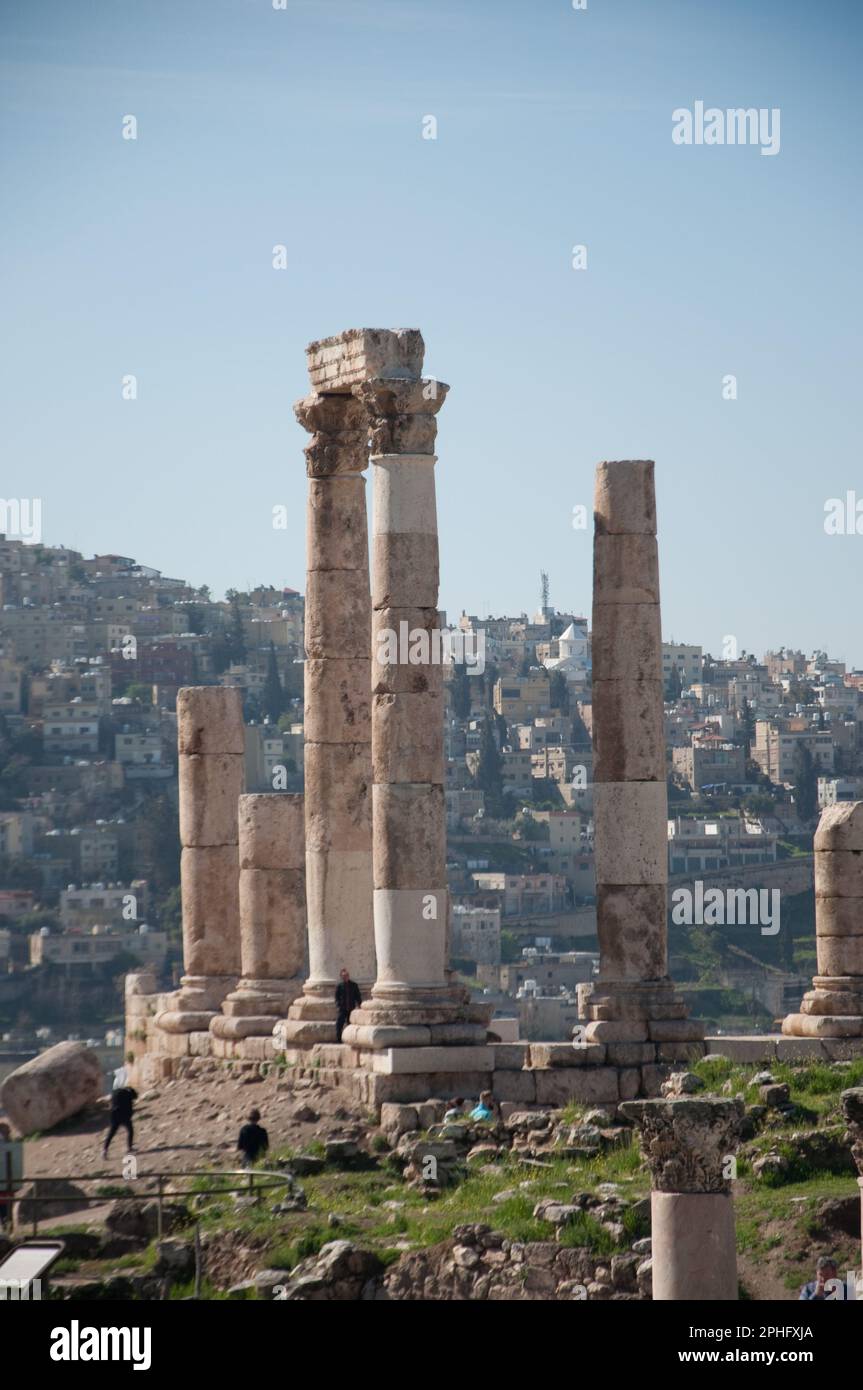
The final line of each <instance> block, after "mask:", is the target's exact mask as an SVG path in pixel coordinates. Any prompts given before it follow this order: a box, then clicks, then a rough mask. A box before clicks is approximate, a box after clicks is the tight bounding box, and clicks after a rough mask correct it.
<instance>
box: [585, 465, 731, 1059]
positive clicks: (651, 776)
mask: <svg viewBox="0 0 863 1390" xmlns="http://www.w3.org/2000/svg"><path fill="white" fill-rule="evenodd" d="M593 565H594V568H593V747H594V827H595V853H596V916H597V933H598V936H599V952H600V968H599V976H598V979H597V982H596V983H595V984H594V985H593V986H592V987H591V988H590V989H589V990H588V991H586V992H585V996H586V998H587V1000H588V1003H587V1015H588V1018H589V1020H590V1022H589V1023H588V1026H587V1028H586V1030H585V1039H586V1041H588V1042H609V1043H615V1044H620V1043H623V1044H630V1043H641V1044H644V1045H645V1046H646V1045H648V1044H652V1043H656V1044H663V1045H665V1046H666V1050H670V1048H671V1047H672V1046H673V1045H675V1044H680V1043H688V1042H692V1041H695V1042H698V1041H700V1040H702V1039H703V1037H704V1031H703V1028H701V1027H700V1025H698V1024H696V1023H693V1022H692V1021H691V1020H689V1019H688V1018H687V1012H688V1011H687V1009H686V1006H685V1004H684V1003H683V1001H682V1000H681V999H680V997H679V996H678V995H677V993H676V992H675V990H674V988H673V986H672V983H671V980H670V979H669V976H668V951H667V918H666V911H667V907H666V899H667V889H668V805H667V792H666V766H665V739H664V731H663V688H662V634H661V626H660V611H659V564H658V554H657V543H656V502H655V496H654V484H653V463H652V462H650V461H649V460H634V461H626V462H618V463H601V464H599V465H598V467H597V470H596V488H595V493H594V550H593ZM648 1050H649V1049H648ZM648 1050H646V1051H645V1053H644V1056H643V1057H640V1058H638V1059H636V1058H632V1059H630V1060H633V1061H635V1060H641V1061H645V1062H646V1061H648V1060H650V1057H649V1056H648Z"/></svg>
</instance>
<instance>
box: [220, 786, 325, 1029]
mask: <svg viewBox="0 0 863 1390" xmlns="http://www.w3.org/2000/svg"><path fill="white" fill-rule="evenodd" d="M239 828H240V842H239V847H240V947H241V959H242V970H243V976H242V979H241V980H240V982H239V985H238V986H237V988H236V990H234V991H233V992H232V993H231V994H229V995H228V997H227V998H226V1000H225V1002H224V1004H223V1005H222V1013H221V1014H217V1015H216V1017H215V1018H214V1019H213V1020H212V1022H211V1024H210V1031H211V1033H213V1034H214V1035H215V1036H216V1037H218V1038H225V1039H233V1038H246V1037H267V1036H269V1035H270V1034H272V1031H273V1028H274V1026H275V1024H276V1023H277V1022H278V1020H279V1019H281V1018H283V1017H284V1015H285V1013H286V1011H287V1008H288V1005H289V1004H290V1003H291V1002H292V1001H293V1000H294V999H295V998H296V997H297V995H298V994H299V993H300V992H301V990H302V973H301V972H302V969H303V959H304V955H305V926H306V913H305V884H306V872H305V852H304V829H303V798H302V796H288V795H286V794H285V793H283V792H264V793H260V794H258V793H256V794H253V795H248V796H241V797H240V803H239Z"/></svg>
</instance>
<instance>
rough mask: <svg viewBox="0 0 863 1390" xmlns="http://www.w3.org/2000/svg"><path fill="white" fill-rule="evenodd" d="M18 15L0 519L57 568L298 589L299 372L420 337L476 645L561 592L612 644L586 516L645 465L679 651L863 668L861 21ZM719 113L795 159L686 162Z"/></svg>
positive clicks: (400, 10) (147, 0)
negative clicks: (678, 121) (595, 482)
mask: <svg viewBox="0 0 863 1390" xmlns="http://www.w3.org/2000/svg"><path fill="white" fill-rule="evenodd" d="M277 2H278V0H277ZM0 16H2V20H0V23H2V53H3V59H4V61H3V72H2V77H3V82H2V97H0V102H2V106H0V110H2V128H3V135H2V168H0V178H2V188H3V192H4V194H5V198H4V202H5V205H6V213H5V218H4V226H5V231H4V233H3V237H2V240H3V283H2V292H3V301H4V307H5V313H4V317H5V320H6V341H7V354H6V361H5V365H4V367H3V371H2V373H0V393H2V401H0V405H2V421H3V423H2V427H0V428H2V432H3V455H4V460H3V470H2V475H0V493H2V496H3V497H5V498H9V497H22V496H25V497H33V496H38V497H41V499H42V504H43V539H44V540H45V541H46V542H48V543H49V544H57V543H61V542H62V543H64V544H67V545H73V546H75V547H77V548H78V549H80V550H83V551H84V552H85V553H87V554H91V553H93V552H97V551H105V550H114V551H119V552H121V553H126V554H131V555H134V556H136V557H137V558H138V559H140V560H141V561H143V562H145V563H147V564H151V565H155V566H157V567H158V568H160V569H162V570H163V571H165V572H166V573H168V574H171V575H179V576H184V577H187V578H188V579H190V580H191V581H192V582H193V583H195V584H201V583H208V584H210V586H211V588H212V590H213V592H214V594H216V595H219V596H220V595H221V594H222V593H223V592H224V590H225V588H226V587H228V586H236V587H245V586H246V585H249V584H253V583H257V582H264V583H273V584H277V585H284V584H287V585H291V586H293V587H295V588H298V589H302V588H304V587H305V578H304V564H305V559H304V520H303V518H304V506H305V491H306V483H305V474H304V460H303V455H302V447H303V445H304V443H305V442H306V441H307V436H306V435H305V433H304V432H303V431H302V430H301V429H300V427H299V426H298V425H297V424H296V422H295V421H294V418H293V413H292V409H291V407H292V403H293V401H294V400H295V399H296V398H297V397H299V396H301V395H303V394H305V392H306V390H307V389H308V388H307V385H306V382H307V378H306V373H305V360H304V355H303V349H304V347H305V344H306V343H307V342H308V341H309V340H310V339H312V338H316V337H323V336H325V335H327V334H330V333H334V332H338V331H340V330H341V329H344V328H348V327H354V326H359V325H372V326H385V327H394V326H416V327H420V328H421V329H422V331H423V334H424V336H425V340H426V345H427V358H426V370H427V372H428V373H429V374H431V375H436V376H438V377H440V378H441V379H442V380H444V381H447V382H449V383H450V386H451V392H450V396H449V398H448V400H447V402H446V404H445V405H444V407H443V410H442V411H441V414H440V416H439V417H438V418H439V425H440V429H439V435H438V446H439V448H438V453H439V463H438V467H437V475H438V496H439V520H440V528H441V568H442V585H441V604H442V606H443V607H445V608H446V609H447V610H448V612H449V614H450V616H452V615H454V614H455V613H457V612H459V611H460V610H461V609H462V608H467V609H468V610H469V611H472V612H477V613H479V614H481V615H482V614H485V613H486V612H488V611H491V612H493V613H501V612H510V613H518V612H521V611H522V610H525V609H526V610H528V611H533V610H534V609H535V608H536V606H537V603H538V600H539V572H540V570H541V569H543V568H544V569H547V570H548V572H549V575H550V580H551V601H552V603H553V604H555V605H556V606H557V607H559V608H561V609H574V610H576V611H582V612H589V609H590V546H591V539H590V535H591V533H590V530H589V529H588V530H586V531H576V530H574V529H573V527H572V524H571V519H572V509H573V507H574V506H576V505H577V504H589V503H590V498H591V492H592V476H593V466H594V464H595V463H596V462H597V461H598V460H600V459H605V458H611V459H614V458H633V457H634V458H645V457H649V458H655V460H656V465H657V488H658V503H659V521H660V566H661V575H662V599H663V605H664V622H663V627H664V632H665V636H666V637H674V638H675V639H676V640H678V641H688V642H700V643H703V645H704V647H705V649H709V650H711V651H712V652H713V653H714V655H718V654H719V652H720V649H721V646H722V640H723V637H724V636H726V635H727V634H733V635H734V636H735V637H736V638H737V641H738V644H739V647H740V649H741V650H742V649H746V650H750V651H751V650H754V651H756V652H758V653H759V654H760V653H761V652H762V651H763V650H764V648H765V647H768V646H776V645H780V644H783V643H784V644H793V645H794V646H801V647H803V648H804V649H805V650H807V651H808V650H811V649H812V648H813V647H815V646H816V645H823V646H826V647H827V648H828V650H829V651H830V652H831V654H832V655H834V656H838V657H842V658H844V659H846V660H847V661H848V662H849V663H853V664H857V665H863V625H861V620H860V596H861V570H863V535H859V536H857V535H845V536H828V535H826V534H825V531H824V505H825V502H826V501H827V499H828V498H831V497H838V496H842V497H844V495H845V493H846V492H847V491H848V490H849V489H850V490H856V492H857V494H858V496H859V497H860V499H861V502H863V466H861V451H860V441H859V424H858V416H859V399H860V394H861V388H860V365H859V350H858V345H859V328H860V310H861V296H860V280H861V272H860V264H861V257H860V226H861V216H860V214H861V207H860V203H861V197H860V180H859V175H860V156H859V149H860V123H859V98H858V85H857V83H858V79H859V72H860V66H861V31H863V5H861V4H860V3H859V0H820V3H817V4H816V3H813V0H724V2H723V3H719V2H718V0H712V2H711V3H708V2H707V0H655V3H645V0H588V7H587V9H586V10H584V11H575V10H573V8H572V0H523V2H522V3H519V0H434V3H432V0H286V7H285V9H274V8H273V4H272V0H206V3H205V2H204V0H137V3H133V2H131V0H130V3H118V2H117V0H89V3H85V0H75V3H72V4H70V3H68V0H39V3H33V0H3V3H2V5H0ZM696 101H703V102H704V103H705V105H706V106H707V107H710V106H715V107H719V108H721V109H723V110H724V109H725V108H728V107H740V106H742V107H756V108H765V109H768V110H772V108H779V110H780V112H781V126H780V130H781V145H780V149H779V152H778V154H775V155H773V156H765V155H763V154H762V153H761V150H760V148H759V147H758V146H745V147H742V146H739V145H733V146H732V145H724V146H716V145H714V146H707V145H691V146H688V147H687V146H679V145H676V144H674V143H673V142H672V138H671V132H672V111H673V110H675V109H676V108H679V107H688V108H690V109H692V108H693V107H694V103H695V102H696ZM129 115H132V116H134V117H135V118H136V121H137V139H136V140H127V139H123V119H124V117H126V116H129ZM429 115H431V116H434V117H435V118H436V120H437V139H435V140H430V139H423V118H424V117H426V116H429ZM278 244H284V245H285V246H286V247H287V261H288V268H287V269H286V270H275V269H273V266H272V256H273V247H274V246H275V245H278ZM576 244H583V245H586V247H587V269H586V270H574V269H573V268H572V248H573V246H574V245H576ZM127 374H134V375H135V376H136V377H137V383H138V398H137V400H134V401H127V400H123V399H122V394H121V385H122V379H123V377H124V376H126V375H127ZM728 374H733V375H735V376H736V377H737V389H738V398H737V400H724V399H723V395H722V383H723V377H724V376H726V375H728ZM279 504H286V505H287V506H288V508H289V513H290V520H289V527H288V529H287V530H274V529H273V527H272V509H273V507H274V506H277V505H279ZM861 511H863V508H861ZM861 529H863V520H861Z"/></svg>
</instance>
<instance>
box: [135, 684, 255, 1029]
mask: <svg viewBox="0 0 863 1390" xmlns="http://www.w3.org/2000/svg"><path fill="white" fill-rule="evenodd" d="M177 747H178V759H179V793H180V842H181V845H182V852H181V856H180V894H181V900H182V912H183V965H184V967H185V972H186V973H185V975H184V976H183V978H182V979H181V981H180V990H179V993H178V994H176V995H175V996H174V1000H173V1008H171V1009H170V1010H167V1011H165V1012H164V1013H162V1014H160V1015H159V1016H158V1018H157V1020H156V1023H157V1026H158V1027H159V1028H161V1029H163V1030H164V1031H166V1032H176V1033H191V1032H201V1031H205V1030H206V1029H207V1028H208V1026H209V1023H210V1020H211V1018H212V1017H213V1015H214V1014H215V1013H216V1012H217V1011H218V1009H219V1006H220V1004H221V1003H222V1000H223V999H224V997H225V995H226V994H227V993H228V991H229V990H230V989H232V988H233V986H234V985H235V984H236V982H237V976H238V975H239V973H240V965H241V962H240V907H239V887H238V877H239V855H238V848H237V842H238V822H237V802H238V799H239V796H240V794H241V792H242V791H243V787H244V779H245V754H244V736H243V702H242V695H241V693H240V691H239V690H235V689H228V688H226V687H225V686H221V685H207V686H185V687H184V688H183V689H182V690H180V691H179V692H178V694H177Z"/></svg>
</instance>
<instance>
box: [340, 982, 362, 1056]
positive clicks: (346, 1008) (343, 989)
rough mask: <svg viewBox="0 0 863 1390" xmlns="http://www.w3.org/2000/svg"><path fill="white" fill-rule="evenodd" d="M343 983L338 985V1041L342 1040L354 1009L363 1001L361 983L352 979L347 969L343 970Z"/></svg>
mask: <svg viewBox="0 0 863 1390" xmlns="http://www.w3.org/2000/svg"><path fill="white" fill-rule="evenodd" d="M340 974H341V984H338V985H336V1008H337V1009H338V1011H339V1012H338V1017H337V1018H336V1042H341V1040H342V1032H343V1031H344V1026H345V1024H346V1023H347V1021H348V1019H349V1018H350V1016H351V1010H352V1009H358V1008H359V1007H360V1004H362V1002H363V996H362V995H361V994H360V987H359V985H358V984H357V983H356V982H355V981H354V980H352V979H351V977H350V975H349V974H348V972H347V970H342V971H341V972H340Z"/></svg>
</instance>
